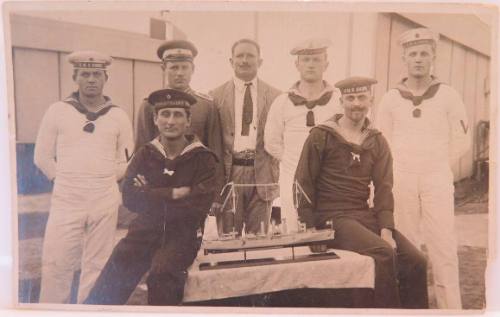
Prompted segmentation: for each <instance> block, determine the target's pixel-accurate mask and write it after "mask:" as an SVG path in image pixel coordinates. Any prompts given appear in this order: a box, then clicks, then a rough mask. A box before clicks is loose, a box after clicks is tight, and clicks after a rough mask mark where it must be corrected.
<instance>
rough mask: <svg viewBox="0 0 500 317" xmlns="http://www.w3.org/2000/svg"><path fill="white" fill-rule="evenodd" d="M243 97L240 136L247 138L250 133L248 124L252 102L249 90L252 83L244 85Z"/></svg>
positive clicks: (250, 117) (250, 121) (250, 120)
mask: <svg viewBox="0 0 500 317" xmlns="http://www.w3.org/2000/svg"><path fill="white" fill-rule="evenodd" d="M245 86H246V88H245V96H244V97H243V116H242V122H241V135H243V136H247V135H249V133H250V123H252V119H253V102H252V95H251V93H250V88H251V86H252V83H245Z"/></svg>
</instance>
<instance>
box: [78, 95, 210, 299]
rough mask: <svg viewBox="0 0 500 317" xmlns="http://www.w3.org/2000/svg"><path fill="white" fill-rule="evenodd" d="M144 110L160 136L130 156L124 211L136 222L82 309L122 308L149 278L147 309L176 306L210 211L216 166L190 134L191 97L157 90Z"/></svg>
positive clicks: (105, 268) (193, 99) (109, 261)
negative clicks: (134, 215) (148, 108)
mask: <svg viewBox="0 0 500 317" xmlns="http://www.w3.org/2000/svg"><path fill="white" fill-rule="evenodd" d="M148 102H149V103H150V104H151V105H153V106H152V107H153V110H154V123H155V125H156V126H157V128H158V129H159V132H160V135H159V136H158V137H156V138H155V139H153V140H152V141H150V142H149V143H147V144H146V145H144V146H142V147H141V148H140V149H139V150H138V151H137V152H136V154H135V155H134V157H133V159H132V161H131V162H130V165H129V167H128V169H127V173H126V175H125V180H124V184H123V204H124V205H125V206H126V207H127V208H129V209H130V210H131V211H133V212H135V213H137V214H138V217H137V218H135V219H134V220H133V222H132V223H131V224H130V227H129V230H128V233H127V236H126V237H125V238H123V239H122V240H121V241H120V242H119V243H118V245H117V246H116V247H115V249H114V251H113V254H112V255H111V257H110V259H109V260H108V262H107V264H106V266H105V267H104V269H103V271H102V273H101V275H100V276H99V278H98V280H97V282H96V284H95V287H94V288H93V289H92V291H91V293H90V295H89V297H88V298H87V300H86V301H85V303H86V304H101V305H122V304H125V303H126V302H127V300H128V298H129V297H130V295H131V294H132V292H133V291H134V289H135V288H136V287H137V284H138V283H139V281H140V280H141V278H142V276H143V275H144V274H145V273H146V272H148V271H149V276H148V279H147V285H148V304H150V305H179V304H181V303H182V298H183V295H184V284H185V281H186V278H187V269H188V267H189V266H190V265H191V264H192V263H193V261H194V259H195V257H196V254H197V252H198V248H199V244H198V239H197V231H198V230H199V227H200V224H201V223H202V219H204V218H205V216H206V215H207V213H208V211H209V209H210V206H211V204H212V199H213V195H214V190H215V187H214V184H215V178H216V177H215V174H216V164H217V158H216V156H215V154H214V153H213V152H212V151H210V150H209V149H208V148H207V147H205V146H204V145H203V144H202V143H201V142H200V141H199V140H198V138H197V137H196V136H195V135H192V134H188V130H189V127H190V123H191V113H190V110H189V109H190V107H191V105H194V104H195V103H196V99H195V98H194V97H193V96H191V95H189V94H187V93H184V92H181V91H178V90H173V89H163V90H159V91H156V92H153V93H152V94H151V95H150V96H149V98H148Z"/></svg>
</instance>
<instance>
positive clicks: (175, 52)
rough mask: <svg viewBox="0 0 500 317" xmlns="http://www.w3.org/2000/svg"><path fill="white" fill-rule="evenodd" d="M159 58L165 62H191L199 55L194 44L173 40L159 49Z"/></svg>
mask: <svg viewBox="0 0 500 317" xmlns="http://www.w3.org/2000/svg"><path fill="white" fill-rule="evenodd" d="M157 54H158V57H159V58H160V59H161V60H162V61H164V62H169V61H190V62H192V61H193V59H194V58H195V57H196V55H198V50H197V49H196V47H195V46H194V44H193V43H191V42H189V41H186V40H171V41H167V42H165V43H163V44H162V45H160V47H158V51H157Z"/></svg>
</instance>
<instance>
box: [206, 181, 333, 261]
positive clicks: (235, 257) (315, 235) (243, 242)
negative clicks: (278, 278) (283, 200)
mask: <svg viewBox="0 0 500 317" xmlns="http://www.w3.org/2000/svg"><path fill="white" fill-rule="evenodd" d="M295 185H296V186H294V188H295V193H294V194H295V195H296V199H295V202H297V201H298V195H303V196H302V197H304V198H305V199H307V200H309V198H308V197H307V195H306V194H305V193H304V191H303V190H302V188H301V186H300V184H298V183H295ZM248 186H277V184H235V183H233V182H231V183H228V184H227V185H226V186H224V188H223V189H222V192H221V195H222V194H223V193H225V192H227V195H226V198H225V200H224V203H223V204H222V208H226V207H227V205H228V204H231V208H227V209H228V210H230V211H231V212H232V213H233V216H234V214H235V212H236V210H235V206H236V199H237V197H236V189H237V188H238V187H248ZM309 201H310V200H309ZM294 207H295V210H296V209H297V206H296V205H295V206H294ZM224 210H226V209H224ZM329 225H330V228H327V229H321V230H318V229H307V230H306V226H305V224H304V223H301V222H299V223H298V230H297V231H296V232H295V231H294V232H289V231H288V230H287V223H286V219H281V223H279V224H277V223H276V222H275V220H271V224H270V226H269V229H268V231H267V232H266V231H265V229H264V228H265V225H264V223H261V226H260V227H261V228H260V232H258V233H257V234H250V233H245V228H243V230H242V232H241V235H238V232H236V231H235V230H234V228H233V231H232V232H229V233H224V234H220V235H218V236H217V237H212V239H210V238H206V237H204V238H203V241H202V244H201V249H202V250H203V253H204V255H205V257H207V256H208V257H207V259H206V260H207V261H205V262H203V261H202V262H201V264H200V269H202V270H203V269H214V268H222V267H241V266H251V265H264V264H277V263H283V262H297V261H311V260H322V259H331V258H338V256H337V255H336V254H335V253H334V252H327V251H326V249H325V250H324V252H322V253H319V254H310V253H308V254H306V255H304V254H303V253H304V252H299V253H297V252H296V248H297V247H308V246H312V245H315V244H324V243H326V242H328V241H331V240H333V239H334V238H335V231H334V230H333V228H332V223H331V222H330V223H329ZM276 249H288V255H285V256H283V254H286V252H287V251H284V250H280V251H277V250H276ZM269 250H275V251H269ZM253 251H261V252H253ZM284 252H285V253H284ZM221 253H225V254H226V255H227V256H226V257H225V258H226V259H230V260H229V261H217V260H216V258H217V256H216V255H217V254H219V255H220V254H221ZM259 254H264V256H263V257H259V256H258V255H259ZM273 254H279V256H278V257H273V256H272V255H273ZM210 255H212V256H210ZM270 255H271V256H270ZM208 258H210V259H208ZM219 259H220V257H219Z"/></svg>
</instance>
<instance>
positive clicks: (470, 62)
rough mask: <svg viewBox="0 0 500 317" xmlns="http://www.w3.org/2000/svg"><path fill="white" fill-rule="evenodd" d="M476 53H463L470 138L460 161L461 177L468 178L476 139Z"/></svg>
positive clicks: (472, 163) (464, 89)
mask: <svg viewBox="0 0 500 317" xmlns="http://www.w3.org/2000/svg"><path fill="white" fill-rule="evenodd" d="M477 55H478V54H477V53H476V52H474V51H472V50H467V51H466V53H465V78H464V86H463V91H464V93H463V98H464V104H465V108H466V110H467V119H468V121H469V131H470V138H471V141H472V142H471V144H472V146H471V148H470V149H469V150H468V151H467V153H465V154H464V156H462V158H461V159H460V171H461V177H462V178H464V177H470V176H472V174H473V166H474V153H475V152H474V143H475V142H474V141H475V139H476V129H475V127H476V126H477V122H476V111H477V110H478V107H476V89H477V87H476V74H477V71H476V67H477Z"/></svg>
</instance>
